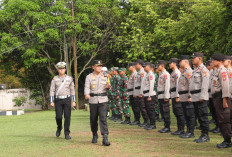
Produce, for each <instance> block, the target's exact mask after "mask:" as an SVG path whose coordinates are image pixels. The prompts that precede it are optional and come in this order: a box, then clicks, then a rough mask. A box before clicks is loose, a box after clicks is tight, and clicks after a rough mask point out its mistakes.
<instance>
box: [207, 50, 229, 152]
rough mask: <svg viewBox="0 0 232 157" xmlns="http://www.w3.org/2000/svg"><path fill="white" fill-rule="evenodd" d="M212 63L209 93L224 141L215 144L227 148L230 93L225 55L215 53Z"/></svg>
mask: <svg viewBox="0 0 232 157" xmlns="http://www.w3.org/2000/svg"><path fill="white" fill-rule="evenodd" d="M211 58H212V62H213V65H214V66H215V67H216V68H217V71H216V73H215V75H214V76H213V78H212V84H211V93H212V95H213V102H214V107H215V109H216V113H217V118H218V122H219V128H220V131H221V134H222V136H223V138H224V141H223V142H222V143H221V144H217V147H218V148H228V147H231V146H232V143H231V136H232V135H231V123H230V121H231V119H230V107H231V101H230V97H231V95H230V93H229V77H228V73H227V70H226V68H225V67H224V65H223V61H224V58H225V56H224V55H223V54H219V53H215V54H213V55H212V57H211Z"/></svg>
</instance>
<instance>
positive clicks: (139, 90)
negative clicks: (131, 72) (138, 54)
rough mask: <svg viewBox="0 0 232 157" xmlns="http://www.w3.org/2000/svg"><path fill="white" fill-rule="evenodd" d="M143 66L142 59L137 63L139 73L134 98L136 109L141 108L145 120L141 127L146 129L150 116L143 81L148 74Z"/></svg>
mask: <svg viewBox="0 0 232 157" xmlns="http://www.w3.org/2000/svg"><path fill="white" fill-rule="evenodd" d="M143 64H144V62H143V60H141V59H138V60H137V62H136V69H137V70H138V72H137V75H136V80H135V85H134V98H135V99H136V101H135V103H136V107H137V106H139V108H140V111H141V113H142V116H143V120H144V123H143V124H139V126H140V127H144V126H146V125H147V123H148V115H147V111H146V107H145V104H144V99H143V81H144V79H145V76H146V72H145V71H144V69H143ZM139 119H140V114H139Z"/></svg>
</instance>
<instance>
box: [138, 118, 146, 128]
mask: <svg viewBox="0 0 232 157" xmlns="http://www.w3.org/2000/svg"><path fill="white" fill-rule="evenodd" d="M147 122H148V119H144V123H143V124H140V125H139V126H140V127H145V126H146V125H147Z"/></svg>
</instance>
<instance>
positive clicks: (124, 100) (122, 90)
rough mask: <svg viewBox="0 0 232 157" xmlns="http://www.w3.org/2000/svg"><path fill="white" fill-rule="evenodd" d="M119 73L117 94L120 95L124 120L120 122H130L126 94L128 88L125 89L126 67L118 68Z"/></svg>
mask: <svg viewBox="0 0 232 157" xmlns="http://www.w3.org/2000/svg"><path fill="white" fill-rule="evenodd" d="M119 74H120V76H121V79H120V81H119V85H118V90H117V92H118V94H119V97H120V100H121V102H120V105H121V106H120V108H121V109H120V110H122V112H123V114H124V117H125V121H124V122H122V123H121V124H130V123H131V121H130V116H131V114H130V106H129V95H128V90H127V84H128V77H127V76H126V68H120V69H119Z"/></svg>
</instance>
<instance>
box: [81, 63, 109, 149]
mask: <svg viewBox="0 0 232 157" xmlns="http://www.w3.org/2000/svg"><path fill="white" fill-rule="evenodd" d="M93 70H94V72H93V73H91V74H89V75H88V76H87V77H86V79H85V90H84V94H85V99H86V100H89V106H90V124H91V131H92V133H93V139H92V143H97V139H98V134H97V131H98V117H99V122H100V130H101V134H102V136H103V141H102V144H103V145H104V146H109V145H110V142H109V141H108V134H109V131H108V127H107V121H106V115H107V109H108V97H107V90H108V89H109V88H110V83H109V82H108V78H107V76H104V74H103V73H102V72H101V70H102V61H101V60H94V61H93Z"/></svg>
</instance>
